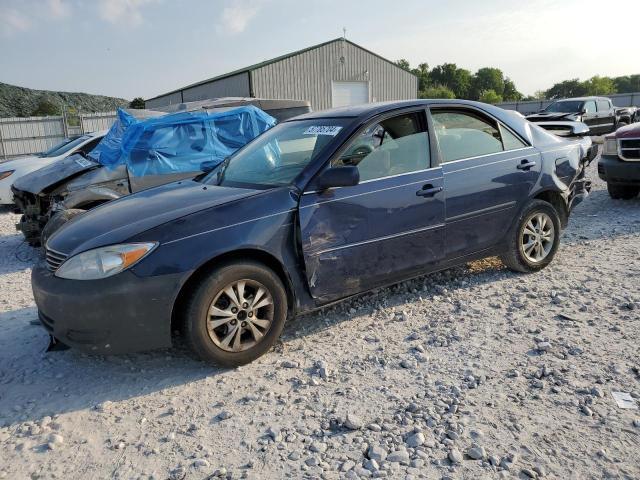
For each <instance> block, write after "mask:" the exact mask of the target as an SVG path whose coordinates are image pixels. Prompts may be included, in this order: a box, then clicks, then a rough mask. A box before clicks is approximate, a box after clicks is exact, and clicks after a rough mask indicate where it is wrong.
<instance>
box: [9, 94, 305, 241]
mask: <svg viewBox="0 0 640 480" xmlns="http://www.w3.org/2000/svg"><path fill="white" fill-rule="evenodd" d="M256 102H259V103H261V104H262V106H264V107H266V108H267V111H266V112H265V111H263V110H260V109H258V108H257V107H255V106H254V104H255V103H256ZM180 107H182V108H181V110H179V111H176V112H174V113H170V114H167V113H165V112H157V111H131V113H134V114H135V115H136V116H137V117H138V118H135V117H134V116H132V114H131V113H127V111H124V110H120V111H119V112H118V120H117V121H116V123H115V124H114V125H113V126H112V128H111V130H110V131H109V133H108V134H107V136H106V137H105V139H104V140H103V141H102V142H101V143H100V144H99V145H98V146H97V147H96V148H95V149H94V150H93V151H91V152H90V153H89V154H88V155H74V156H70V157H68V158H66V159H64V160H62V161H59V162H56V163H55V164H52V165H49V166H48V167H46V168H42V169H39V170H38V171H36V172H33V173H31V174H30V175H25V176H23V177H22V178H20V179H17V180H16V181H14V182H13V187H12V188H13V199H14V201H15V203H16V204H17V205H18V207H19V209H20V210H21V212H22V213H23V216H22V219H21V221H20V223H19V224H18V229H19V230H21V231H22V233H23V234H24V236H25V239H26V240H27V241H28V242H29V243H30V244H32V245H38V244H40V243H44V242H45V241H46V239H47V238H48V237H49V236H50V235H51V234H52V233H53V232H54V231H56V230H57V229H58V228H60V226H62V225H63V224H64V223H66V222H67V221H69V220H70V219H71V218H73V217H75V216H77V215H80V214H82V213H84V212H86V211H87V210H90V209H92V208H95V207H97V206H99V205H102V204H104V203H106V202H109V201H112V200H114V199H117V198H120V197H122V196H125V195H129V194H131V193H135V192H139V191H142V190H144V189H147V188H150V187H153V186H157V185H162V184H164V183H169V182H172V181H175V180H179V179H183V178H193V177H195V176H196V175H199V174H201V173H203V171H207V170H210V169H212V168H214V167H215V166H216V165H217V164H218V163H220V162H222V161H223V160H224V159H225V158H226V157H227V156H228V155H230V154H232V153H233V152H234V151H236V150H237V149H238V148H240V147H241V146H243V145H244V144H246V143H247V142H248V141H250V140H251V139H253V138H254V137H256V136H257V135H259V134H261V133H262V132H264V131H265V130H266V129H268V128H270V127H272V126H273V125H275V123H276V119H275V118H273V117H272V116H270V115H269V112H273V113H275V114H277V115H278V116H279V117H280V118H283V119H284V118H291V117H292V116H294V115H297V114H299V113H300V111H306V112H308V111H310V109H309V104H308V102H303V101H289V100H269V101H261V100H260V99H235V98H232V99H219V100H214V101H209V102H198V103H197V105H193V104H181V105H180Z"/></svg>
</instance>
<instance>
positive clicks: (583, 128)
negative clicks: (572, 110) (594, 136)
mask: <svg viewBox="0 0 640 480" xmlns="http://www.w3.org/2000/svg"><path fill="white" fill-rule="evenodd" d="M589 131H590V130H589V127H588V126H587V125H586V124H584V123H582V122H574V124H573V125H571V128H570V129H569V134H568V135H567V136H568V137H584V136H586V135H589Z"/></svg>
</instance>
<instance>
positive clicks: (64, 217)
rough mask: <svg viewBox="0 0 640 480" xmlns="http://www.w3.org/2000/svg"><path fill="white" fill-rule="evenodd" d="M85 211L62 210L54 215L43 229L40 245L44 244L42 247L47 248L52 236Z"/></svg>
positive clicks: (78, 209) (77, 209)
mask: <svg viewBox="0 0 640 480" xmlns="http://www.w3.org/2000/svg"><path fill="white" fill-rule="evenodd" d="M85 211H86V210H82V209H80V208H69V209H68V210H61V211H59V212H56V213H54V214H53V216H52V217H51V218H50V219H49V221H48V222H47V224H46V225H45V226H44V228H43V229H42V234H41V235H40V243H41V244H42V246H43V247H45V246H46V245H47V240H49V238H51V235H53V234H54V233H55V232H57V231H58V230H59V229H60V227H62V226H63V225H64V224H65V223H67V222H68V221H69V220H71V219H72V218H74V217H77V216H78V215H80V214H82V213H84V212H85Z"/></svg>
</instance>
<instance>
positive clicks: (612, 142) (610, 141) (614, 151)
mask: <svg viewBox="0 0 640 480" xmlns="http://www.w3.org/2000/svg"><path fill="white" fill-rule="evenodd" d="M602 153H604V154H605V155H618V143H617V142H616V139H615V138H607V139H606V140H605V141H604V151H603V152H602Z"/></svg>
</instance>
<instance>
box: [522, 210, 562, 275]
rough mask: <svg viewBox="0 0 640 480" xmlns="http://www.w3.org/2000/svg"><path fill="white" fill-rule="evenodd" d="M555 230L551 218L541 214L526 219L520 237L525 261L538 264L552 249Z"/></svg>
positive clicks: (537, 213) (534, 214)
mask: <svg viewBox="0 0 640 480" xmlns="http://www.w3.org/2000/svg"><path fill="white" fill-rule="evenodd" d="M554 233H555V229H554V226H553V220H551V217H549V215H547V214H546V213H543V212H536V213H533V214H532V215H531V216H529V218H528V219H527V221H526V223H525V224H524V228H523V229H522V233H521V235H520V248H521V249H522V253H523V255H524V257H525V258H526V259H527V261H529V262H531V263H540V262H541V261H543V260H544V259H545V258H547V256H548V255H549V253H550V252H551V250H552V249H553V243H554V241H555V240H554V238H555V237H554Z"/></svg>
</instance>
